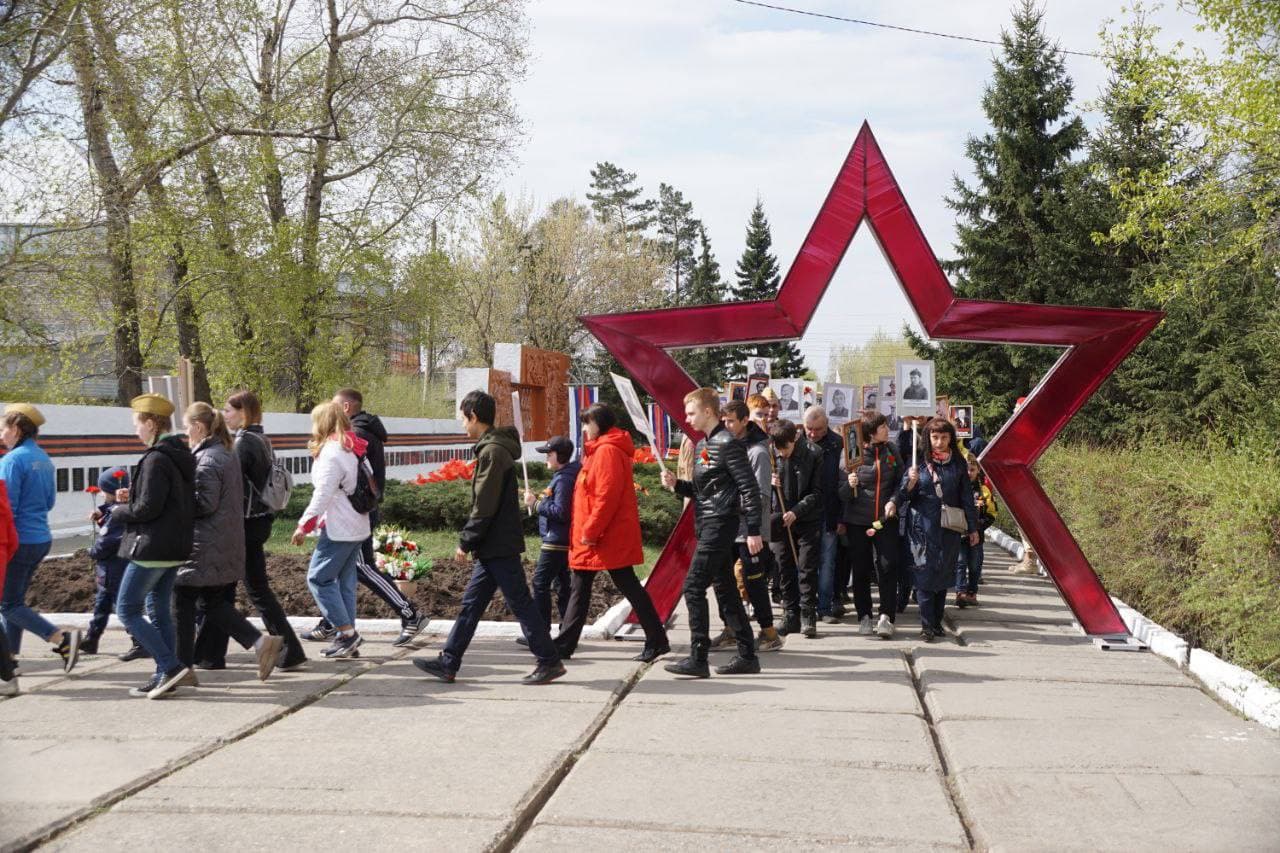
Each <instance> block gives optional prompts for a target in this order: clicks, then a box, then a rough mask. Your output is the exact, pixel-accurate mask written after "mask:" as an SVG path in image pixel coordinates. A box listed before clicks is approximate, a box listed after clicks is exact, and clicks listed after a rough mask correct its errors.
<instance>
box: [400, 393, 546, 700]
mask: <svg viewBox="0 0 1280 853" xmlns="http://www.w3.org/2000/svg"><path fill="white" fill-rule="evenodd" d="M458 411H459V413H460V414H461V416H462V423H463V426H464V427H465V428H466V431H467V435H468V437H470V438H473V439H476V445H475V448H474V449H473V451H472V453H473V455H474V457H475V462H476V469H475V473H474V474H473V475H472V479H471V516H470V517H469V518H468V519H467V523H466V524H465V525H463V527H462V531H461V533H460V534H459V537H458V552H457V554H456V557H457V559H458V560H466V559H467V556H468V555H470V556H471V557H472V558H473V559H474V560H475V566H474V568H473V569H472V571H471V580H470V581H469V582H468V583H467V589H466V591H465V592H463V594H462V610H461V612H459V613H458V618H457V619H456V620H455V621H454V623H453V630H452V631H450V632H449V639H448V641H446V642H445V646H444V651H443V652H441V653H440V655H439V656H437V657H436V658H435V659H426V658H418V659H417V660H415V661H414V662H413V663H414V665H415V666H417V667H418V668H419V669H421V670H422V671H423V672H425V673H427V674H429V675H433V676H435V677H436V678H438V679H440V680H441V681H444V682H452V681H453V680H454V677H455V676H456V675H457V672H458V668H459V667H461V666H462V655H463V654H464V653H465V652H466V650H467V646H468V645H470V644H471V638H472V637H473V636H474V635H475V632H476V626H477V625H478V624H479V623H480V617H481V616H482V615H483V614H484V611H485V609H486V608H487V607H488V606H489V602H490V601H491V600H492V599H493V593H494V592H495V591H497V590H499V589H501V590H502V597H503V598H504V599H505V600H506V602H507V607H508V608H509V609H510V610H511V613H512V614H513V615H514V616H515V617H516V619H518V620H519V621H520V627H521V628H522V629H523V630H524V635H525V636H526V637H528V638H529V650H530V651H531V652H533V654H534V656H535V657H536V658H537V659H538V667H537V669H535V670H534V671H533V672H531V673H529V674H528V675H526V676H525V677H524V678H523V679H522V681H523V682H524V683H525V684H548V683H550V682H552V681H555V680H556V679H557V678H559V677H560V676H562V675H564V672H565V669H564V664H562V663H561V662H560V656H559V654H557V652H556V647H555V644H554V643H552V642H551V633H550V631H549V629H548V627H547V623H546V622H544V621H543V619H542V615H541V614H540V613H539V612H538V608H537V607H536V606H535V605H534V603H533V597H532V596H530V594H529V585H528V583H526V582H525V576H524V566H523V564H522V563H521V560H520V555H521V554H522V553H524V529H523V526H522V523H521V519H520V504H519V501H518V500H517V498H516V470H515V461H516V460H517V459H519V458H520V450H521V448H520V434H519V433H518V432H516V431H515V429H514V428H512V427H499V428H495V427H494V426H493V422H494V420H495V416H496V413H497V405H496V404H495V403H494V400H493V398H492V397H490V396H489V395H488V394H486V393H484V392H483V391H472V392H471V393H470V394H468V395H467V396H465V397H463V398H462V402H461V403H460V404H459V406H458Z"/></svg>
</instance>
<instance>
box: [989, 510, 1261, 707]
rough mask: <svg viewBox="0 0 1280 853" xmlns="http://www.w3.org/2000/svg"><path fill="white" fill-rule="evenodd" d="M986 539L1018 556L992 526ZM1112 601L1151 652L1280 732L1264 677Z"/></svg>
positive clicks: (1016, 545) (1017, 547) (1015, 546)
mask: <svg viewBox="0 0 1280 853" xmlns="http://www.w3.org/2000/svg"><path fill="white" fill-rule="evenodd" d="M987 541H989V542H992V543H994V544H996V545H998V546H999V547H1001V548H1003V549H1004V550H1005V551H1007V552H1008V553H1009V554H1010V555H1011V556H1013V557H1014V558H1015V559H1019V560H1020V559H1022V543H1021V542H1019V541H1017V540H1016V539H1014V538H1013V537H1011V536H1009V534H1007V533H1005V532H1004V531H1003V530H1000V529H998V528H995V527H990V528H988V529H987ZM1111 601H1112V603H1114V604H1115V606H1116V609H1117V610H1119V611H1120V618H1121V619H1123V620H1124V624H1125V626H1126V627H1127V628H1128V629H1129V633H1131V634H1133V636H1134V637H1136V638H1137V639H1139V640H1141V641H1142V642H1144V643H1146V644H1147V645H1148V646H1149V647H1150V648H1151V651H1152V652H1154V653H1155V654H1157V655H1159V656H1160V657H1162V658H1168V659H1169V660H1170V661H1172V662H1173V663H1174V664H1175V665H1176V666H1177V667H1178V668H1179V669H1181V670H1183V671H1184V672H1187V673H1190V674H1191V675H1193V676H1195V677H1196V678H1197V679H1199V681H1200V682H1201V683H1202V684H1203V685H1204V686H1205V688H1206V689H1208V690H1209V691H1210V692H1212V693H1213V695H1215V696H1217V697H1218V698H1219V699H1221V700H1222V701H1223V702H1225V703H1227V704H1228V705H1230V706H1231V707H1232V708H1235V709H1236V710H1237V711H1239V712H1240V713H1242V714H1244V715H1245V716H1246V717H1248V718H1249V719H1251V720H1255V721H1257V722H1259V723H1261V724H1262V725H1264V726H1266V727H1267V728H1269V729H1272V730H1273V731H1280V689H1277V688H1275V687H1273V686H1271V684H1270V683H1268V682H1267V681H1266V680H1265V679H1263V678H1261V677H1260V676H1258V675H1255V674H1254V673H1252V672H1250V671H1249V670H1247V669H1244V668H1242V667H1238V666H1236V665H1235V664H1232V663H1227V662H1226V661H1224V660H1223V659H1222V658H1220V657H1218V656H1217V655H1215V654H1213V653H1212V652H1207V651H1205V650H1204V649H1198V648H1193V647H1192V646H1191V644H1190V643H1189V642H1187V640H1185V639H1183V638H1182V637H1180V636H1178V635H1177V634H1175V633H1173V632H1172V631H1170V630H1168V629H1167V628H1165V627H1163V626H1162V625H1160V624H1158V623H1156V622H1153V621H1152V620H1150V619H1148V618H1147V617H1146V616H1144V615H1142V614H1141V613H1139V612H1138V611H1137V610H1134V609H1133V608H1132V607H1130V606H1129V605H1127V604H1125V603H1124V602H1123V601H1121V600H1120V599H1118V598H1116V597H1115V596H1114V595H1113V596H1111Z"/></svg>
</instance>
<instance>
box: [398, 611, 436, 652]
mask: <svg viewBox="0 0 1280 853" xmlns="http://www.w3.org/2000/svg"><path fill="white" fill-rule="evenodd" d="M430 621H431V619H430V618H429V617H428V616H427V614H426V613H425V612H423V611H421V610H415V611H413V616H412V617H410V618H408V619H401V620H400V636H399V637H396V641H395V642H394V643H392V644H391V645H393V646H411V645H413V638H414V637H416V636H418V635H419V634H421V633H422V629H423V628H425V627H427V623H428V622H430Z"/></svg>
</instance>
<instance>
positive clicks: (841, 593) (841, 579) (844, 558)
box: [835, 539, 853, 602]
mask: <svg viewBox="0 0 1280 853" xmlns="http://www.w3.org/2000/svg"><path fill="white" fill-rule="evenodd" d="M852 557H853V555H852V554H851V553H850V548H849V546H848V545H846V544H845V543H844V542H841V541H840V540H838V539H837V540H836V583H835V591H836V592H835V595H836V597H835V601H836V602H840V601H843V600H844V597H845V596H846V595H848V593H849V581H850V578H851V577H852V574H853V567H852V566H851V565H850V560H851V559H852Z"/></svg>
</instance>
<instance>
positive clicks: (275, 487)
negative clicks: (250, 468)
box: [248, 432, 293, 512]
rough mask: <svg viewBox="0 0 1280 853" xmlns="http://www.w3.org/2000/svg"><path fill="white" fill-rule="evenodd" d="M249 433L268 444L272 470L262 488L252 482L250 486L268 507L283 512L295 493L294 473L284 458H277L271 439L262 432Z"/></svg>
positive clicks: (259, 499) (260, 500)
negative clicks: (285, 465)
mask: <svg viewBox="0 0 1280 853" xmlns="http://www.w3.org/2000/svg"><path fill="white" fill-rule="evenodd" d="M248 434H249V435H253V436H256V437H258V438H260V439H262V440H263V442H265V443H266V445H267V453H268V454H270V456H271V470H270V471H269V472H268V473H267V482H266V483H264V484H263V486H262V490H261V491H258V490H257V489H256V488H255V487H254V486H253V484H252V483H250V484H249V487H250V489H251V490H253V491H257V492H258V501H259V502H261V503H262V504H263V505H264V506H266V507H267V509H269V510H271V511H272V512H281V511H283V510H284V508H285V507H287V506H288V505H289V495H290V494H292V493H293V475H292V474H290V473H289V469H288V468H286V467H284V460H283V459H277V458H276V452H275V449H274V448H273V447H272V446H271V439H269V438H267V437H266V435H264V434H262V433H260V432H255V433H248Z"/></svg>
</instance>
